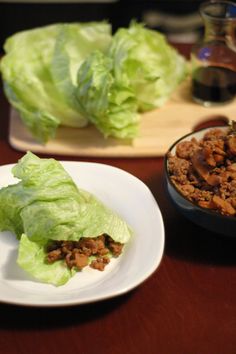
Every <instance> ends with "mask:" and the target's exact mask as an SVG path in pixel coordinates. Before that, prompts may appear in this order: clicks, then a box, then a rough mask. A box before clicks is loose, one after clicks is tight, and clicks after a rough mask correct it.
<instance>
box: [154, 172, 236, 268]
mask: <svg viewBox="0 0 236 354" xmlns="http://www.w3.org/2000/svg"><path fill="white" fill-rule="evenodd" d="M157 181H158V183H157ZM148 184H149V188H150V189H151V191H152V193H153V195H154V197H155V198H156V200H157V202H158V204H159V207H160V209H161V212H162V215H163V219H164V224H165V235H166V241H165V253H166V254H167V255H168V256H170V257H175V258H179V259H185V260H188V261H192V262H201V263H206V264H214V265H216V266H217V265H219V266H220V265H227V266H234V265H236V257H235V254H236V234H235V239H232V238H229V237H225V236H223V235H217V234H215V233H212V232H210V231H208V230H205V229H203V228H201V227H200V226H197V225H195V224H194V223H192V222H191V221H189V220H188V219H186V218H185V217H184V216H182V214H180V213H179V212H178V211H177V210H176V209H175V208H174V206H173V205H172V203H171V201H170V199H169V197H168V195H167V192H166V189H165V183H164V176H163V172H161V173H160V175H158V176H153V178H152V179H151V180H149V183H148Z"/></svg>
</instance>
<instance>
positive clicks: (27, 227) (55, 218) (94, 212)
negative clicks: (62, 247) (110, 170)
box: [0, 152, 131, 286]
mask: <svg viewBox="0 0 236 354" xmlns="http://www.w3.org/2000/svg"><path fill="white" fill-rule="evenodd" d="M12 173H13V175H14V176H15V177H16V178H18V179H19V182H18V183H16V184H13V185H9V186H7V187H3V188H2V189H1V190H0V230H1V231H6V230H8V231H11V232H13V233H14V234H15V235H16V237H17V238H18V239H19V253H18V259H17V263H18V264H19V266H20V267H22V268H23V269H24V270H25V271H26V272H28V273H29V274H31V275H32V276H33V277H35V278H36V279H37V280H39V281H41V282H46V283H51V284H54V285H56V286H58V285H62V284H65V283H66V282H67V281H68V280H69V279H70V278H71V277H72V276H73V275H74V274H75V272H76V269H75V268H74V267H72V268H68V267H67V266H66V265H65V263H64V262H63V260H57V261H56V262H54V263H53V264H49V263H48V262H47V261H46V258H45V249H46V247H47V245H48V244H49V243H51V242H57V241H72V242H75V241H76V242H78V241H80V240H81V239H86V238H96V237H97V236H99V235H102V234H106V235H109V236H110V238H111V239H112V240H113V241H115V242H117V243H121V244H125V243H127V242H128V241H129V239H130V237H131V230H130V228H129V226H128V225H127V224H126V222H125V221H124V220H122V219H121V218H120V217H119V216H118V215H117V214H116V213H115V212H113V211H112V210H111V209H109V208H107V207H106V206H105V205H104V204H103V203H102V202H101V201H99V200H98V199H97V198H96V197H95V196H93V195H92V194H91V193H89V192H87V191H85V190H82V189H79V188H78V187H77V186H76V184H75V183H74V182H73V180H72V179H71V177H70V176H69V174H68V173H67V172H66V171H65V170H64V168H63V166H62V165H61V164H60V163H59V162H58V161H56V160H54V159H52V158H51V159H40V158H39V157H37V156H36V155H34V154H33V153H31V152H28V153H27V154H26V155H25V156H23V158H22V159H21V160H19V162H18V163H17V164H16V165H15V166H14V167H13V169H12ZM91 260H92V257H91Z"/></svg>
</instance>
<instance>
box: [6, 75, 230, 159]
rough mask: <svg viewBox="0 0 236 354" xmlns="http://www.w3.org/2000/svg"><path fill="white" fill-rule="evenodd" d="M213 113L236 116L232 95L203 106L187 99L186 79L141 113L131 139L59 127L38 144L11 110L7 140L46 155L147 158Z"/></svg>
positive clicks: (95, 131)
mask: <svg viewBox="0 0 236 354" xmlns="http://www.w3.org/2000/svg"><path fill="white" fill-rule="evenodd" d="M214 116H225V117H227V118H228V119H233V120H235V119H236V98H235V100H234V101H233V102H231V103H229V104H225V105H221V106H214V107H203V106H201V105H199V104H197V103H195V102H193V101H192V99H191V94H190V81H189V79H187V80H186V81H184V82H183V83H182V84H181V85H180V86H179V88H178V89H177V90H176V91H175V92H174V93H173V95H172V96H171V98H170V100H169V101H168V102H167V103H166V104H165V105H164V106H163V107H161V108H159V109H155V110H153V111H151V112H147V113H145V114H142V117H141V122H140V133H139V136H138V137H137V138H136V139H135V140H134V141H133V142H132V143H130V142H124V141H121V140H117V139H113V138H108V139H104V138H103V136H102V135H101V134H100V133H99V132H98V131H97V129H96V128H94V127H93V126H89V127H86V128H82V129H78V128H68V127H59V129H58V131H57V135H56V138H55V139H53V140H51V141H49V142H48V143H47V144H46V145H42V144H40V143H38V142H37V141H35V140H34V138H33V137H32V136H31V135H30V133H29V132H28V131H27V129H26V128H25V126H24V125H23V123H22V122H21V120H20V118H19V115H18V114H17V112H16V111H15V110H11V113H10V131H9V143H10V145H11V146H12V147H14V148H15V149H17V150H20V151H32V152H34V153H45V154H50V155H71V156H95V157H148V156H161V155H163V154H165V152H166V151H167V149H168V148H169V147H170V145H171V144H172V143H173V142H174V141H175V140H177V139H178V138H180V137H181V136H182V135H184V134H187V133H189V132H190V131H192V130H193V128H194V127H195V126H196V125H198V124H200V123H201V122H204V121H206V120H211V119H212V117H214Z"/></svg>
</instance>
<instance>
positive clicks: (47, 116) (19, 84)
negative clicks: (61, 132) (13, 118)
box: [0, 22, 111, 142]
mask: <svg viewBox="0 0 236 354" xmlns="http://www.w3.org/2000/svg"><path fill="white" fill-rule="evenodd" d="M110 40H111V35H110V27H109V25H107V24H105V23H96V22H93V23H88V24H87V23H84V24H54V25H49V26H45V27H40V28H36V29H32V30H27V31H22V32H19V33H16V34H15V35H13V36H11V37H9V38H8V39H7V40H6V42H5V45H4V49H5V52H6V54H5V56H4V57H3V58H2V60H1V64H0V70H1V73H2V77H3V82H4V90H5V94H6V96H7V98H8V100H9V102H10V103H11V104H12V106H13V107H15V109H16V110H17V111H18V112H19V113H20V116H21V118H22V120H23V122H24V123H25V125H26V126H27V128H28V129H29V130H30V131H31V133H32V134H33V135H34V136H35V137H36V138H37V139H38V140H39V141H41V142H46V141H48V140H49V139H51V138H53V137H54V136H55V134H56V129H57V127H58V125H60V124H63V125H67V126H71V127H83V126H85V125H86V124H87V119H86V118H85V117H84V116H83V115H82V114H81V112H80V111H79V110H78V104H77V101H76V99H75V97H74V81H75V78H74V77H75V76H76V71H77V69H78V67H79V65H80V63H81V62H82V61H83V60H84V59H85V58H86V56H87V55H88V54H89V53H90V52H91V51H93V50H94V49H95V48H98V49H100V50H106V49H107V47H108V44H109V42H110Z"/></svg>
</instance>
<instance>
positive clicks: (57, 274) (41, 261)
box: [17, 234, 76, 286]
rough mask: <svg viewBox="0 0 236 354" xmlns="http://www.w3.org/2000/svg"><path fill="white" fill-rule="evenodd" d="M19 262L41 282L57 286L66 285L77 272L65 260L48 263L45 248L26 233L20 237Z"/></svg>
mask: <svg viewBox="0 0 236 354" xmlns="http://www.w3.org/2000/svg"><path fill="white" fill-rule="evenodd" d="M17 263H18V265H19V266H20V267H21V268H22V269H24V270H25V271H26V272H27V273H29V274H30V275H32V276H33V277H34V278H35V279H37V280H39V281H40V282H43V283H49V284H53V285H56V286H60V285H64V284H65V283H67V282H68V280H69V279H70V278H71V277H72V276H73V275H75V273H76V271H75V270H74V269H69V268H68V267H65V265H64V263H63V261H57V262H55V263H53V264H47V263H46V262H45V252H44V248H43V247H42V246H41V245H40V244H38V243H37V242H32V241H30V239H29V238H28V237H27V236H26V235H25V234H23V235H22V236H21V239H20V244H19V252H18V258H17Z"/></svg>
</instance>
